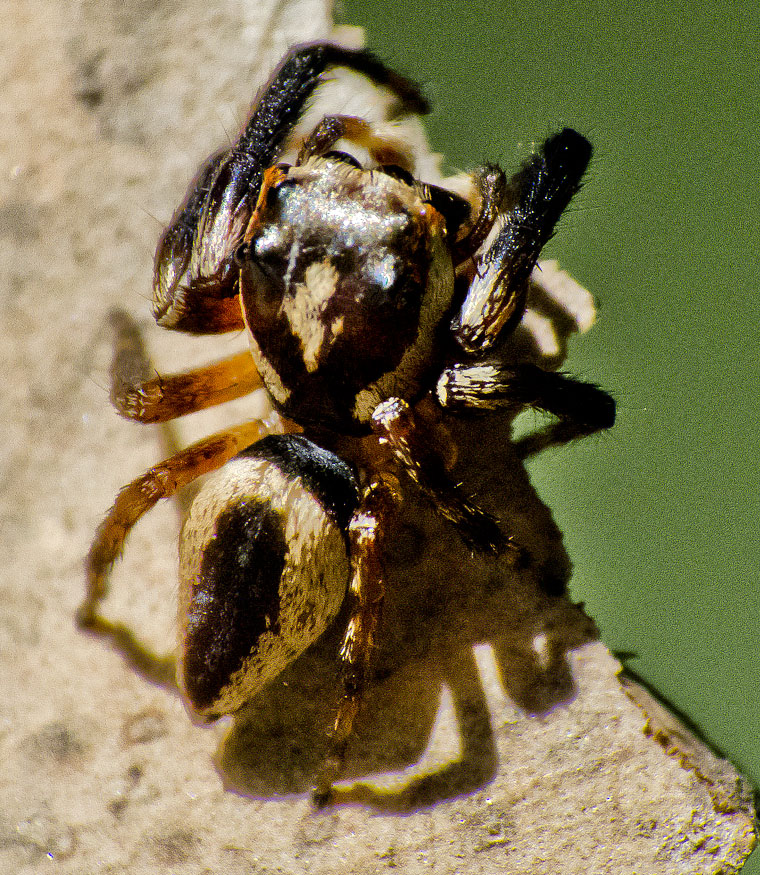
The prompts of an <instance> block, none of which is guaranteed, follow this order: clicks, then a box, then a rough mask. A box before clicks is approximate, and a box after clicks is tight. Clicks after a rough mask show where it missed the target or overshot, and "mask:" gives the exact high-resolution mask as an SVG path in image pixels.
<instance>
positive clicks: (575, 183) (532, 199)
mask: <svg viewBox="0 0 760 875" xmlns="http://www.w3.org/2000/svg"><path fill="white" fill-rule="evenodd" d="M590 158H591V144H590V143H589V142H588V140H586V138H585V137H582V136H581V135H580V134H579V133H577V132H576V131H574V130H572V129H570V128H565V129H564V130H562V131H560V132H559V133H558V134H555V135H554V136H553V137H550V138H549V139H548V140H547V141H546V142H545V143H544V144H543V146H542V147H541V149H540V151H539V152H537V153H536V154H535V155H534V156H533V157H532V158H531V159H530V160H529V161H528V162H527V163H526V164H525V166H524V167H523V168H522V170H520V171H519V172H518V173H517V174H516V175H515V176H514V177H513V178H512V179H511V180H510V183H509V185H508V189H509V191H510V192H511V195H512V199H513V200H514V205H513V206H512V208H511V209H510V210H509V211H508V212H506V213H504V214H503V216H502V218H501V220H500V223H501V227H500V229H499V232H498V234H497V235H496V238H495V239H494V241H493V242H492V243H491V245H490V246H489V248H488V249H487V250H486V252H485V253H484V254H483V255H482V256H480V258H479V259H478V261H477V264H476V268H477V270H476V276H475V278H474V279H473V281H472V283H471V284H470V287H469V289H468V290H467V295H466V297H465V300H464V302H463V304H462V307H461V309H460V311H459V313H458V314H457V316H456V317H455V318H454V320H453V321H452V325H451V329H452V333H453V335H454V339H455V340H456V341H457V343H458V344H459V346H460V347H461V349H463V350H464V351H465V352H466V353H470V354H477V353H483V352H484V351H485V350H487V349H489V348H490V347H491V346H493V344H494V343H495V342H496V340H497V339H498V337H499V335H501V334H502V333H503V332H508V331H510V330H511V329H512V328H514V327H515V326H516V325H517V323H518V322H519V321H520V319H521V318H522V316H523V313H524V312H525V303H526V298H527V293H528V280H529V277H530V274H531V271H532V270H533V268H534V267H535V265H536V262H537V261H538V256H539V255H540V253H541V250H542V248H543V247H544V245H545V244H546V242H547V241H548V240H549V238H550V237H551V236H552V234H553V233H554V228H555V226H556V224H557V222H558V221H559V218H560V216H561V215H562V213H563V212H564V210H565V208H566V207H567V205H568V203H569V202H570V199H571V198H572V197H573V195H574V194H575V193H576V192H577V191H578V189H579V188H580V183H581V179H582V178H583V174H584V173H585V171H586V167H587V166H588V162H589V160H590Z"/></svg>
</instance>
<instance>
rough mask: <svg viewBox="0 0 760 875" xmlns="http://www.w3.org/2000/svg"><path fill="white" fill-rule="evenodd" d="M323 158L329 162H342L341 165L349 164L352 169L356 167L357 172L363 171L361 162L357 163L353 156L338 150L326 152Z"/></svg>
mask: <svg viewBox="0 0 760 875" xmlns="http://www.w3.org/2000/svg"><path fill="white" fill-rule="evenodd" d="M322 157H323V158H326V159H327V160H330V159H332V160H333V161H340V163H341V164H349V165H350V166H351V167H356V169H357V170H361V169H362V166H361V164H360V163H359V161H357V159H356V158H354V156H353V155H349V153H348V152H341V151H339V150H338V149H332V150H331V151H329V152H325V154H324V155H323V156H322Z"/></svg>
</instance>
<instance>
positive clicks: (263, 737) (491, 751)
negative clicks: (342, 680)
mask: <svg viewBox="0 0 760 875" xmlns="http://www.w3.org/2000/svg"><path fill="white" fill-rule="evenodd" d="M450 426H451V428H452V431H453V432H454V435H455V439H456V441H457V445H458V446H459V447H460V451H461V457H460V458H461V463H460V464H459V465H458V468H459V470H457V472H456V475H457V477H458V479H461V481H462V482H464V483H465V484H466V486H467V488H468V489H470V490H472V491H473V493H474V494H475V495H476V496H477V500H478V501H479V502H480V503H481V504H482V505H483V506H484V507H485V508H486V509H488V510H489V511H491V512H493V513H495V514H496V515H497V516H498V517H499V518H500V519H501V520H502V522H503V524H504V528H505V530H508V531H509V532H510V533H511V534H513V535H514V536H515V538H516V539H517V541H518V542H519V543H520V544H521V545H522V546H523V547H524V548H525V550H526V551H527V554H528V556H529V557H530V558H529V559H528V560H527V561H526V562H525V563H524V565H523V567H520V568H511V567H510V566H509V565H508V564H507V563H506V562H505V561H503V560H493V559H484V558H480V557H474V556H473V555H472V554H471V553H470V552H469V551H468V550H467V549H466V548H465V547H464V545H463V544H462V543H461V541H460V539H459V537H458V535H457V534H456V532H455V531H454V530H453V529H452V528H451V527H450V526H449V525H448V524H447V523H445V522H443V521H442V520H441V519H440V518H439V517H438V516H437V515H436V514H435V513H434V512H433V511H432V510H431V509H430V508H429V507H427V506H425V505H424V504H422V503H421V502H419V501H416V500H415V498H414V491H413V489H409V490H407V495H408V497H409V500H408V501H407V502H406V503H405V508H404V511H403V513H402V516H401V519H400V522H399V524H398V526H397V527H396V529H395V531H394V532H393V533H392V534H391V537H390V544H389V550H388V553H387V557H386V564H387V567H386V571H387V584H386V597H385V603H384V610H383V619H382V624H381V634H380V640H379V645H378V652H377V653H376V663H375V678H374V682H373V683H372V684H371V686H370V689H369V690H368V694H367V697H366V700H365V703H364V706H363V710H362V713H361V716H360V718H359V720H358V722H357V725H356V727H355V733H354V738H353V740H352V743H351V745H350V747H349V753H348V760H347V763H346V766H347V770H346V777H347V778H348V779H349V783H348V784H345V783H343V784H341V785H340V786H339V787H338V788H336V793H335V798H334V801H335V802H338V803H345V802H355V803H360V804H364V805H367V806H370V807H373V808H375V809H377V810H385V811H395V812H404V811H409V810H413V809H416V808H419V807H423V806H429V805H433V804H435V803H437V802H441V801H443V800H446V799H450V798H453V797H455V796H459V795H462V794H466V793H469V792H473V791H475V790H477V789H479V788H481V787H482V786H484V785H485V784H487V783H488V782H489V781H490V780H492V779H493V778H494V777H495V775H496V772H497V769H498V754H497V749H496V742H495V739H494V735H493V731H492V727H491V714H490V713H489V707H488V702H487V696H486V693H485V691H484V689H483V684H482V681H481V678H480V674H479V671H478V667H477V664H476V660H475V655H474V652H473V646H474V645H476V644H480V643H488V644H490V645H491V647H492V649H493V653H494V657H495V663H496V666H497V669H498V675H499V681H500V684H501V687H502V689H503V691H504V693H506V695H507V696H508V697H509V699H511V701H512V702H513V703H514V705H515V706H517V708H519V709H521V710H522V711H523V712H526V713H528V714H537V715H540V714H544V713H546V712H548V711H550V710H551V709H552V708H553V707H555V706H556V705H558V704H560V703H562V702H567V701H568V700H570V699H571V698H572V697H573V696H574V694H575V687H574V682H573V678H572V675H571V672H570V668H569V662H568V659H567V653H568V651H569V650H571V649H573V648H575V647H578V646H580V645H581V644H584V643H586V642H588V641H591V640H594V639H595V638H596V637H597V630H596V627H595V625H594V623H593V621H591V620H590V619H589V618H588V617H587V616H586V615H585V614H584V613H583V611H582V609H581V608H580V606H577V605H573V604H572V603H571V602H570V601H569V599H568V598H567V597H566V595H565V587H566V584H567V581H568V579H569V576H570V571H571V564H570V561H569V558H568V556H567V553H566V552H565V550H564V547H563V545H562V537H561V533H560V532H559V530H558V528H557V526H556V524H555V523H554V521H553V519H552V517H551V513H550V512H549V510H548V508H547V507H546V506H545V505H544V504H543V503H542V502H541V500H540V499H539V497H538V496H537V494H536V492H535V490H534V489H533V488H532V486H531V484H530V481H529V479H528V475H527V472H526V470H525V467H524V464H523V461H524V457H525V452H524V448H523V447H522V446H521V444H520V443H513V442H510V441H509V440H505V439H504V435H505V434H509V423H508V422H505V418H504V417H503V416H497V415H488V416H481V417H476V418H472V419H467V420H461V419H460V420H456V421H453V422H452V423H450ZM549 431H551V430H549ZM555 442H558V441H555V440H553V439H550V438H549V437H547V439H546V442H545V443H539V444H537V446H538V447H539V448H541V447H542V446H544V445H547V444H548V443H555ZM345 622H346V616H345V612H344V613H343V614H342V615H341V616H339V617H338V619H337V620H336V622H335V624H334V625H333V627H332V628H331V629H330V630H329V631H328V632H327V633H326V634H325V635H324V636H323V637H322V639H320V640H319V641H318V642H316V644H315V645H314V646H312V647H311V648H310V649H309V650H308V651H307V652H306V653H305V654H303V656H302V657H300V658H299V659H298V660H296V662H295V663H293V665H291V666H290V667H289V668H288V669H287V670H286V672H285V673H284V674H283V675H281V676H280V677H279V678H278V679H277V680H276V681H275V682H274V683H273V684H271V685H270V686H269V687H268V688H267V689H265V690H264V691H262V693H260V694H259V695H258V696H257V697H256V699H255V700H254V701H252V702H251V703H250V704H249V705H247V706H246V707H245V709H243V710H242V711H241V712H239V713H238V714H237V715H236V716H235V718H234V720H233V723H232V726H231V728H230V730H229V732H228V734H227V736H226V737H225V738H224V740H223V741H222V744H221V746H220V748H219V750H218V752H217V765H218V768H219V770H220V773H221V775H222V777H223V780H224V781H225V784H226V786H227V788H228V789H231V790H233V791H235V792H239V793H242V794H246V795H254V796H258V797H271V796H278V795H284V794H291V793H303V792H306V791H308V790H309V789H310V788H311V786H312V782H313V779H314V775H315V774H316V773H317V772H318V771H319V768H320V766H321V765H322V763H323V762H324V759H325V758H326V756H327V754H328V732H329V728H330V725H331V722H332V720H333V719H334V716H335V713H336V709H337V704H338V701H339V694H340V686H339V675H338V661H337V653H338V648H339V645H340V638H341V635H342V631H343V629H344V628H345ZM444 687H445V688H446V689H447V690H448V693H449V696H450V702H451V705H452V707H453V714H454V717H455V723H456V732H457V734H458V736H459V740H458V745H455V747H458V750H456V751H454V752H453V753H452V752H449V753H448V754H445V755H444V756H443V761H442V762H439V764H438V765H436V766H435V767H434V768H432V769H431V768H429V767H428V766H426V767H425V770H424V771H423V772H421V773H419V774H414V769H413V768H412V769H411V772H412V774H411V775H408V774H407V775H406V776H404V777H403V778H402V779H401V783H400V785H399V781H398V780H393V781H392V786H391V787H388V786H387V782H385V781H383V780H382V779H381V781H380V785H378V784H377V783H376V782H374V781H373V782H372V783H370V782H367V781H366V776H367V775H377V774H381V775H388V773H392V774H393V773H398V772H399V771H402V770H403V771H405V772H408V771H409V770H410V767H413V766H414V764H417V763H418V762H419V761H420V759H421V758H423V755H425V753H426V748H427V746H428V741H429V739H430V737H431V734H432V733H433V729H434V726H435V724H436V717H437V714H438V711H439V706H440V703H441V696H442V690H443V689H444ZM426 759H428V758H427V757H426ZM438 759H439V760H440V759H441V757H438Z"/></svg>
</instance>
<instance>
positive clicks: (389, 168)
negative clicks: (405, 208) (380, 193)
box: [380, 164, 416, 186]
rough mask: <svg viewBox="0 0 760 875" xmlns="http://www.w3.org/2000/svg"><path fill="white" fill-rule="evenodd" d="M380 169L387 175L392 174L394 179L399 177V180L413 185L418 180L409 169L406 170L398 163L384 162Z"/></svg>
mask: <svg viewBox="0 0 760 875" xmlns="http://www.w3.org/2000/svg"><path fill="white" fill-rule="evenodd" d="M380 171H381V172H382V173H384V174H385V175H386V176H392V177H393V179H398V181H399V182H405V183H406V184H407V185H412V186H413V185H414V183H415V181H416V180H415V178H414V176H413V175H412V174H411V173H410V172H409V171H408V170H404V168H403V167H399V166H398V164H383V166H382V167H381V168H380Z"/></svg>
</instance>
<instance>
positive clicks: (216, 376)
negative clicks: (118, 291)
mask: <svg viewBox="0 0 760 875" xmlns="http://www.w3.org/2000/svg"><path fill="white" fill-rule="evenodd" d="M110 318H111V324H112V326H113V327H114V329H115V334H116V341H115V348H114V357H113V363H112V365H111V403H112V404H113V406H114V407H115V408H116V410H117V412H118V413H119V415H120V416H123V417H125V418H126V419H131V420H135V421H136V422H142V423H155V422H168V421H169V420H171V419H176V418H177V417H178V416H185V415H186V414H188V413H195V412H196V411H198V410H205V409H206V408H207V407H213V406H214V405H216V404H222V403H224V402H225V401H230V400H232V399H233V398H240V397H242V396H243V395H247V394H249V393H250V392H253V391H254V390H255V389H259V388H260V387H261V386H262V385H263V384H262V382H261V378H260V377H259V373H258V371H257V370H256V367H255V365H254V363H253V358H252V356H251V353H250V352H249V351H248V350H243V351H242V352H239V353H236V354H235V355H233V356H230V357H229V358H226V359H223V360H222V361H219V362H215V363H214V364H209V365H204V366H203V367H200V368H196V369H195V370H192V371H186V372H184V373H180V374H169V375H158V376H155V377H148V376H147V373H148V366H147V355H146V353H145V350H144V349H143V345H142V340H141V338H140V336H139V330H138V329H137V327H136V326H135V324H134V323H133V321H132V319H131V318H130V317H129V316H127V314H126V313H124V312H122V311H121V310H114V311H112V313H111V314H110Z"/></svg>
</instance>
